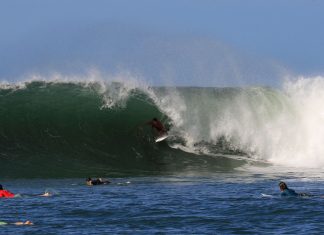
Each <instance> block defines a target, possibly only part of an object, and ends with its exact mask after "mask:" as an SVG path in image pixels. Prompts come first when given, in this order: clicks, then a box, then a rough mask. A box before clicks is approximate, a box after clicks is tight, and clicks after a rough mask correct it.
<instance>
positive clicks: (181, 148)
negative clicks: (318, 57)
mask: <svg viewBox="0 0 324 235" xmlns="http://www.w3.org/2000/svg"><path fill="white" fill-rule="evenodd" d="M323 98H324V79H323V78H322V77H314V78H305V77H298V78H295V79H290V80H287V81H286V82H285V83H284V85H283V86H282V87H281V88H270V87H222V88H214V87H172V86H165V87H151V86H148V85H147V84H145V83H144V82H141V81H139V80H136V79H125V78H123V79H120V78H119V79H115V80H110V81H107V80H104V79H96V78H93V77H90V78H87V79H78V78H73V79H71V78H68V79H66V78H62V77H59V78H57V77H56V78H55V79H50V80H45V79H42V78H40V77H37V78H36V79H35V78H34V79H32V80H28V81H25V82H16V83H6V82H3V83H2V84H1V88H0V104H1V110H0V123H1V126H0V147H1V152H0V163H1V165H2V166H5V167H4V168H3V169H4V170H2V171H1V173H0V175H1V177H9V178H10V177H14V178H16V177H18V178H19V177H22V176H23V177H50V178H51V177H82V176H84V175H91V174H97V175H98V174H109V175H112V174H113V175H118V176H120V175H129V174H131V175H143V174H144V175H145V174H164V173H170V172H189V171H190V172H191V171H194V172H206V171H207V172H213V171H227V170H232V169H236V168H239V167H242V166H243V167H244V166H246V165H249V166H286V167H293V168H296V169H298V168H309V169H314V168H315V169H318V170H320V169H322V168H323V166H324V158H323V154H324V146H323V144H322V143H323V141H324V125H323V120H324V111H323V110H322V108H321V107H323V100H324V99H323ZM153 117H157V118H159V119H161V120H162V121H163V122H164V124H165V125H166V126H167V128H168V129H169V138H168V139H167V141H165V142H163V143H160V144H155V143H154V141H153V139H154V133H152V130H151V128H150V127H149V126H148V125H146V124H145V123H146V122H147V121H149V120H150V119H152V118H153Z"/></svg>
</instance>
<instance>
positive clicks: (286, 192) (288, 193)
mask: <svg viewBox="0 0 324 235" xmlns="http://www.w3.org/2000/svg"><path fill="white" fill-rule="evenodd" d="M279 188H280V191H281V196H282V197H303V196H307V197H309V196H310V195H309V194H307V193H296V192H295V190H293V189H290V188H288V186H287V184H286V183H285V182H280V183H279Z"/></svg>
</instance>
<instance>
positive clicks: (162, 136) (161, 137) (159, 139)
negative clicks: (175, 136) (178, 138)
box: [155, 134, 168, 143]
mask: <svg viewBox="0 0 324 235" xmlns="http://www.w3.org/2000/svg"><path fill="white" fill-rule="evenodd" d="M166 138H168V135H167V134H165V135H161V136H159V137H157V138H156V139H155V143H157V142H161V141H162V140H165V139H166Z"/></svg>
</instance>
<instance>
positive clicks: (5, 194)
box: [0, 184, 15, 198]
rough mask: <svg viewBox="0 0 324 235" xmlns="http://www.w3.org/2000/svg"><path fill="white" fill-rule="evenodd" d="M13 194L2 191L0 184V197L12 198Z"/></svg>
mask: <svg viewBox="0 0 324 235" xmlns="http://www.w3.org/2000/svg"><path fill="white" fill-rule="evenodd" d="M14 196H15V194H13V193H12V192H10V191H9V190H5V189H3V187H2V185H1V184H0V197H6V198H11V197H14Z"/></svg>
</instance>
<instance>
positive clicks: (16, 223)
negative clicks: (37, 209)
mask: <svg viewBox="0 0 324 235" xmlns="http://www.w3.org/2000/svg"><path fill="white" fill-rule="evenodd" d="M8 224H13V225H19V226H20V225H34V223H33V222H31V221H30V220H26V221H25V222H21V221H19V222H14V223H7V222H3V221H0V226H1V225H8Z"/></svg>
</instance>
